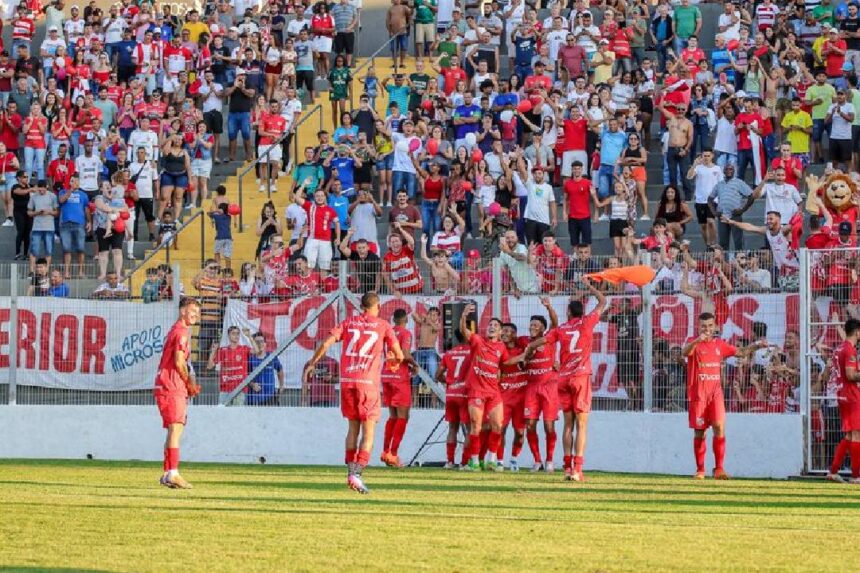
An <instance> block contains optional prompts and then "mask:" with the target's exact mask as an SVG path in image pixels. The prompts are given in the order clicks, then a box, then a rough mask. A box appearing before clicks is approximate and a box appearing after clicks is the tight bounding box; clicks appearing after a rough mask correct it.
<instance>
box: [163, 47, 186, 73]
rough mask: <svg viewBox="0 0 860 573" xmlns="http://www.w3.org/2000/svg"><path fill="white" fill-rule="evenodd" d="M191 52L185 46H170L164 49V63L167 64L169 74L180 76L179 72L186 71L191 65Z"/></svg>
mask: <svg viewBox="0 0 860 573" xmlns="http://www.w3.org/2000/svg"><path fill="white" fill-rule="evenodd" d="M191 60H192V54H191V50H189V49H188V48H185V47H183V46H179V47H178V48H177V47H176V46H173V45H172V44H168V45H166V46H165V47H164V61H165V62H166V63H167V73H169V74H171V75H174V76H178V75H179V72H182V71H186V70H188V69H189V67H190V65H191Z"/></svg>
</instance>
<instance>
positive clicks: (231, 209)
mask: <svg viewBox="0 0 860 573" xmlns="http://www.w3.org/2000/svg"><path fill="white" fill-rule="evenodd" d="M241 212H242V208H241V207H239V206H238V205H237V204H235V203H230V204H229V205H227V213H229V214H230V215H234V216H235V215H238V214H239V213H241Z"/></svg>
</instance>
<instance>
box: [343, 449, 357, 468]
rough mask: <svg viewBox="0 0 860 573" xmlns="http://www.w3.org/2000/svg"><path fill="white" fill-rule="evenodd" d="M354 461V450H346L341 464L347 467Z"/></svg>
mask: <svg viewBox="0 0 860 573" xmlns="http://www.w3.org/2000/svg"><path fill="white" fill-rule="evenodd" d="M354 461H355V450H350V449H347V450H346V454H345V455H344V457H343V463H345V464H346V465H349V464H351V463H352V462H354Z"/></svg>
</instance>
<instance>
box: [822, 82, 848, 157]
mask: <svg viewBox="0 0 860 573" xmlns="http://www.w3.org/2000/svg"><path fill="white" fill-rule="evenodd" d="M831 122H832V126H831V128H830V138H829V142H830V149H829V153H830V161H831V162H833V167H836V168H837V169H842V170H843V171H848V168H849V167H851V165H852V157H851V153H852V149H853V143H852V136H851V125H852V123H853V122H854V106H853V105H852V104H850V103H848V101H847V96H846V94H845V90H842V89H840V90H837V91H836V103H834V104H831V105H830V109H829V110H828V112H827V117H825V118H824V124H825V125H826V124H828V123H831Z"/></svg>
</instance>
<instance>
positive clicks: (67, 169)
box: [48, 143, 75, 189]
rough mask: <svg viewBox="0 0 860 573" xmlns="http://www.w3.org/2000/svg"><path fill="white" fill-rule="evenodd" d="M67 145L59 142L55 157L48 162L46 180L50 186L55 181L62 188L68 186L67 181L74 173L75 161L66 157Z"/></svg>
mask: <svg viewBox="0 0 860 573" xmlns="http://www.w3.org/2000/svg"><path fill="white" fill-rule="evenodd" d="M68 149H69V146H68V145H66V144H65V143H62V144H60V147H59V148H58V149H57V158H56V159H54V160H53V161H51V162H50V163H49V164H48V182H49V183H50V184H51V187H53V186H54V184H55V183H60V184H61V185H62V186H63V189H68V188H69V182H70V181H71V179H72V175H74V174H75V162H74V160H72V159H69V158H68Z"/></svg>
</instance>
